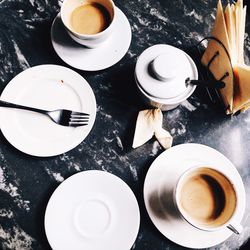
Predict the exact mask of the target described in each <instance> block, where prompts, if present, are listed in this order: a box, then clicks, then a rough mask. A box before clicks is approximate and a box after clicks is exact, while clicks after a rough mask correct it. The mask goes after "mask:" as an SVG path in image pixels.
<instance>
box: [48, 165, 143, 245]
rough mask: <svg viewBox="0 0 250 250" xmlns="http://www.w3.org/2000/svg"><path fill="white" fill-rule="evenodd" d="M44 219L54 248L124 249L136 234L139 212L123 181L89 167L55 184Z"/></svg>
mask: <svg viewBox="0 0 250 250" xmlns="http://www.w3.org/2000/svg"><path fill="white" fill-rule="evenodd" d="M44 223H45V231H46V235H47V238H48V241H49V243H50V245H51V247H52V248H53V249H54V250H57V249H58V250H68V249H74V250H77V249H79V250H80V249H87V250H90V249H91V250H103V249H108V250H117V249H119V250H128V249H130V248H131V247H132V245H133V243H134V241H135V239H136V236H137V234H138V230H139V224H140V212H139V207H138V203H137V200H136V198H135V196H134V194H133V192H132V191H131V189H130V188H129V187H128V185H127V184H126V183H125V182H124V181H122V180H121V179H120V178H118V177H116V176H115V175H113V174H110V173H107V172H104V171H97V170H90V171H84V172H81V173H78V174H75V175H73V176H71V177H69V178H68V179H67V180H66V181H64V182H63V183H62V184H61V185H59V187H58V188H57V189H56V190H55V192H54V193H53V194H52V196H51V198H50V200H49V202H48V205H47V208H46V213H45V220H44Z"/></svg>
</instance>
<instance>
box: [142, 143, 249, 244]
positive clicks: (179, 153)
mask: <svg viewBox="0 0 250 250" xmlns="http://www.w3.org/2000/svg"><path fill="white" fill-rule="evenodd" d="M203 164H209V165H211V166H213V165H216V166H220V168H221V171H223V173H226V174H227V176H230V177H232V178H233V179H234V180H235V182H236V183H237V186H238V188H239V191H240V193H241V195H240V196H239V198H238V209H237V212H236V214H235V219H236V220H237V221H238V222H240V221H241V220H242V217H243V215H244V211H245V202H246V201H245V200H246V197H245V189H244V185H243V182H242V179H241V177H240V175H239V173H238V171H237V169H236V168H235V167H234V165H233V164H232V163H231V162H230V161H229V160H228V159H227V158H226V157H225V156H224V155H222V154H221V153H219V152H218V151H216V150H214V149H212V148H210V147H207V146H204V145H200V144H181V145H178V146H174V147H172V148H170V149H168V150H166V151H165V152H163V153H162V154H161V155H160V156H159V157H157V158H156V160H155V161H154V162H153V163H152V165H151V167H150V169H149V170H148V173H147V176H146V179H145V183H144V201H145V205H146V209H147V211H148V214H149V216H150V218H151V220H152V222H153V223H154V225H155V226H156V227H157V229H158V230H159V231H160V232H161V233H162V234H163V235H164V236H165V237H167V238H168V239H170V240H171V241H173V242H175V243H177V244H179V245H181V246H184V247H189V248H197V249H198V248H199V249H200V248H208V247H212V246H215V245H218V244H220V243H222V242H223V241H225V240H226V239H227V238H228V237H230V236H231V235H232V232H231V231H230V230H229V229H227V228H225V229H223V230H219V231H214V232H206V231H202V230H199V229H197V228H195V227H193V226H191V225H190V224H189V223H188V222H186V221H184V220H183V219H182V218H181V217H180V215H179V213H178V212H177V210H176V207H175V206H174V203H173V190H174V188H175V185H176V183H177V180H178V179H179V177H180V176H181V174H182V173H184V172H185V171H186V170H187V169H189V168H190V167H192V166H195V165H196V166H197V165H203Z"/></svg>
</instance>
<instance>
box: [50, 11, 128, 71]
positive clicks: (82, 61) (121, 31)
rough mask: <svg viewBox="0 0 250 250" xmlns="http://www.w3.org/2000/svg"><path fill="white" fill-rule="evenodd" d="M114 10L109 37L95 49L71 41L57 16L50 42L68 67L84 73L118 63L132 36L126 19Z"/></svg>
mask: <svg viewBox="0 0 250 250" xmlns="http://www.w3.org/2000/svg"><path fill="white" fill-rule="evenodd" d="M116 9H117V19H116V23H115V25H114V31H113V33H112V35H111V37H110V38H109V39H108V41H107V42H105V44H103V45H102V46H100V47H98V48H95V49H89V48H86V47H84V46H83V45H80V44H78V43H76V42H75V41H73V40H72V39H71V38H70V36H69V35H68V33H67V32H66V30H65V28H64V26H63V24H62V21H61V17H60V14H58V15H57V17H56V18H55V20H54V22H53V24H52V27H51V41H52V45H53V47H54V49H55V51H56V53H57V54H58V56H59V57H60V58H61V59H62V60H63V61H64V62H65V63H67V64H69V65H70V66H72V67H74V68H77V69H81V70H86V71H96V70H102V69H106V68H109V67H111V66H112V65H114V64H116V63H117V62H119V61H120V60H121V59H122V58H123V56H124V55H125V54H126V53H127V51H128V49H129V46H130V43H131V37H132V34H131V27H130V24H129V22H128V19H127V17H126V16H125V15H124V13H123V12H122V11H121V10H120V9H119V8H117V7H116Z"/></svg>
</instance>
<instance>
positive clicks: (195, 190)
mask: <svg viewBox="0 0 250 250" xmlns="http://www.w3.org/2000/svg"><path fill="white" fill-rule="evenodd" d="M176 197H177V198H176V203H177V207H178V209H179V211H180V213H181V214H182V215H183V217H184V219H186V220H187V221H188V222H189V223H190V224H192V225H194V226H196V227H198V228H201V229H208V230H209V229H215V228H219V227H221V226H223V225H225V224H226V223H228V221H229V220H230V219H231V217H232V216H233V214H234V212H235V210H236V206H237V195H236V191H235V189H234V186H233V184H232V183H231V182H230V181H229V179H228V178H227V177H226V176H225V175H223V174H222V173H220V172H218V171H217V170H215V169H213V168H210V167H198V168H195V169H194V170H192V171H188V173H187V174H185V175H184V176H183V177H182V178H181V180H180V181H179V183H178V185H177V189H176Z"/></svg>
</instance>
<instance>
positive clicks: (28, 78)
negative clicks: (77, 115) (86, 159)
mask: <svg viewBox="0 0 250 250" xmlns="http://www.w3.org/2000/svg"><path fill="white" fill-rule="evenodd" d="M1 99H2V100H4V101H9V102H13V103H17V104H21V105H26V106H33V107H38V108H41V109H47V110H55V109H61V108H62V109H71V110H74V111H81V112H85V113H88V114H90V122H89V124H88V125H87V126H81V127H77V128H73V127H64V126H60V125H57V124H55V123H54V122H52V121H51V120H50V118H49V117H47V116H45V115H41V114H38V113H34V112H29V111H22V110H16V109H9V108H0V127H1V130H2V133H3V135H4V136H5V137H6V139H7V140H8V141H9V142H10V143H11V144H12V145H13V146H14V147H16V148H17V149H19V150H20V151H22V152H24V153H26V154H30V155H34V156H41V157H47V156H55V155H59V154H62V153H65V152H67V151H69V150H71V149H73V148H74V147H76V146H77V145H78V144H80V143H81V142H82V141H83V140H84V139H85V137H86V136H87V135H88V134H89V132H90V130H91V128H92V126H93V124H94V121H95V116H96V101H95V96H94V93H93V91H92V89H91V87H90V86H89V84H88V83H87V81H86V80H85V79H84V78H83V77H82V76H81V75H79V74H78V73H76V72H75V71H73V70H71V69H68V68H65V67H62V66H57V65H40V66H36V67H33V68H29V69H27V70H25V71H23V72H21V73H20V74H19V75H17V76H16V77H14V78H13V79H12V80H11V81H10V82H9V83H8V85H7V86H6V87H5V89H4V91H3V93H2V95H1Z"/></svg>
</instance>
